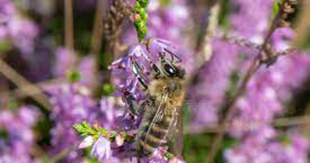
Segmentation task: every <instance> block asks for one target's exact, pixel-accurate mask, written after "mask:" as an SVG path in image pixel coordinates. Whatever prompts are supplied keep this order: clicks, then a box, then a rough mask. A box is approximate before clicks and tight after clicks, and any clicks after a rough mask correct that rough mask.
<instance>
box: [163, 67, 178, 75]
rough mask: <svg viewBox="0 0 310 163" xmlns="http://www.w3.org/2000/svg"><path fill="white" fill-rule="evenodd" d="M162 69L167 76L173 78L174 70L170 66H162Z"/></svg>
mask: <svg viewBox="0 0 310 163" xmlns="http://www.w3.org/2000/svg"><path fill="white" fill-rule="evenodd" d="M164 69H165V71H166V72H167V74H168V75H169V76H175V74H176V70H175V68H174V67H172V66H171V65H169V64H165V65H164Z"/></svg>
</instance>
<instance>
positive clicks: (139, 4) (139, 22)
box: [134, 0, 148, 41]
mask: <svg viewBox="0 0 310 163" xmlns="http://www.w3.org/2000/svg"><path fill="white" fill-rule="evenodd" d="M147 5H148V0H136V3H135V5H134V9H135V11H136V14H135V22H134V25H135V28H136V31H137V35H138V38H139V41H142V40H143V39H144V38H145V36H146V34H147V26H146V23H147V20H148V15H147Z"/></svg>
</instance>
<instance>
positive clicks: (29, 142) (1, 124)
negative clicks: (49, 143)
mask: <svg viewBox="0 0 310 163" xmlns="http://www.w3.org/2000/svg"><path fill="white" fill-rule="evenodd" d="M38 115H39V114H38V112H37V108H34V107H29V106H23V107H20V108H18V110H17V111H16V112H15V113H13V112H11V111H8V110H2V111H0V130H1V131H3V132H5V133H6V134H7V137H5V138H3V137H0V162H1V163H2V162H3V163H10V162H14V163H30V162H35V160H34V159H33V158H32V156H31V149H32V148H33V147H34V143H35V138H34V133H33V131H32V127H33V126H34V125H35V123H36V122H37V120H38Z"/></svg>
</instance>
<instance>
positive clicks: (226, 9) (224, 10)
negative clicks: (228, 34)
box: [219, 0, 232, 28]
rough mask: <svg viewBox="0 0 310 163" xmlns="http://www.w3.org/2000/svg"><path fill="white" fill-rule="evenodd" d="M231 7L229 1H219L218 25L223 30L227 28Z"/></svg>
mask: <svg viewBox="0 0 310 163" xmlns="http://www.w3.org/2000/svg"><path fill="white" fill-rule="evenodd" d="M231 6H232V5H231V3H230V0H221V6H220V9H221V10H220V14H219V25H220V26H222V27H223V28H229V14H230V7H231Z"/></svg>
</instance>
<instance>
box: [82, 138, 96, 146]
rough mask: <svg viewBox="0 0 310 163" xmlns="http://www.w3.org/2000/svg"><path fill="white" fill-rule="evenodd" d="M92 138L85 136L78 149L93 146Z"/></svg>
mask: <svg viewBox="0 0 310 163" xmlns="http://www.w3.org/2000/svg"><path fill="white" fill-rule="evenodd" d="M94 142H95V141H94V138H93V137H92V136H87V137H86V138H85V139H84V140H83V141H82V142H81V144H80V145H79V148H87V147H89V146H91V145H93V144H94Z"/></svg>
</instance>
